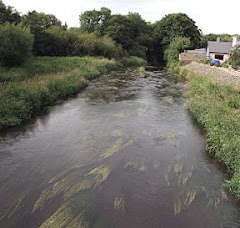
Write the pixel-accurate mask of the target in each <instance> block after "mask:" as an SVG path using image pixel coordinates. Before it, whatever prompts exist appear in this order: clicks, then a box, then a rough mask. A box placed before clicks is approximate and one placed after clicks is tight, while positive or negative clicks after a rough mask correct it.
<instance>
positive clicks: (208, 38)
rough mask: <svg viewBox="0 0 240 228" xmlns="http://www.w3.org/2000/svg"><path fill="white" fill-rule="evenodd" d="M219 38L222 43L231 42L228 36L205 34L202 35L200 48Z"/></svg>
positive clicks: (230, 37)
mask: <svg viewBox="0 0 240 228" xmlns="http://www.w3.org/2000/svg"><path fill="white" fill-rule="evenodd" d="M218 37H220V40H221V41H222V42H232V36H231V35H229V34H213V33H210V34H207V35H203V36H202V38H201V45H200V46H201V47H207V42H208V41H216V40H217V38H218Z"/></svg>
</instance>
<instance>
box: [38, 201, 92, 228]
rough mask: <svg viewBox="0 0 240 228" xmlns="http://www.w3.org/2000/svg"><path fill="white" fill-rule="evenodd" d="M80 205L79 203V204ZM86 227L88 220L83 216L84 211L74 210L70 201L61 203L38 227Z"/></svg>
mask: <svg viewBox="0 0 240 228" xmlns="http://www.w3.org/2000/svg"><path fill="white" fill-rule="evenodd" d="M79 206H80V205H79ZM50 227H51V228H63V227H68V228H76V227H78V228H88V227H89V222H88V221H87V220H86V218H85V213H84V211H83V210H82V211H80V212H79V211H78V212H76V211H74V208H72V206H71V202H67V203H65V204H63V205H62V206H61V207H60V208H59V209H58V210H57V211H56V212H55V213H54V214H53V215H52V216H51V217H50V218H48V219H47V220H46V221H45V222H44V223H43V224H42V225H41V226H40V227H39V228H50Z"/></svg>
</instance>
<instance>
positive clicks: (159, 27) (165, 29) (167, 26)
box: [153, 13, 201, 48]
mask: <svg viewBox="0 0 240 228" xmlns="http://www.w3.org/2000/svg"><path fill="white" fill-rule="evenodd" d="M153 35H154V38H155V39H157V40H158V41H159V42H160V44H161V45H163V46H167V45H169V44H170V42H171V40H172V39H174V38H175V37H177V36H178V37H186V38H189V39H190V41H191V46H192V48H195V47H197V46H198V45H199V43H200V38H201V33H200V30H199V29H198V27H197V26H196V25H195V22H194V21H193V20H192V19H191V18H189V17H188V16H187V15H186V14H184V13H177V14H168V15H166V16H165V17H164V18H163V19H162V20H160V21H158V22H156V25H155V29H154V34H153Z"/></svg>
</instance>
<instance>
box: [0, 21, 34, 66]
mask: <svg viewBox="0 0 240 228" xmlns="http://www.w3.org/2000/svg"><path fill="white" fill-rule="evenodd" d="M32 46H33V35H32V34H31V32H30V29H28V28H23V27H22V26H21V25H14V24H10V23H6V24H4V25H1V26H0V60H1V64H2V65H4V66H7V67H10V66H18V65H21V64H22V63H24V62H25V61H26V60H27V59H28V58H29V57H30V56H31V51H32Z"/></svg>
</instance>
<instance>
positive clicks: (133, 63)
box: [120, 56, 147, 67]
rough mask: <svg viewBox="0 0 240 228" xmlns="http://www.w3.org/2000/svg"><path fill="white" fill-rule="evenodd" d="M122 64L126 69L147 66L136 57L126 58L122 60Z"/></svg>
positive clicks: (142, 60)
mask: <svg viewBox="0 0 240 228" xmlns="http://www.w3.org/2000/svg"><path fill="white" fill-rule="evenodd" d="M120 63H121V64H123V66H124V67H138V66H143V65H146V64H147V62H146V61H145V60H144V59H141V58H139V57H136V56H131V57H124V58H122V59H121V60H120Z"/></svg>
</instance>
